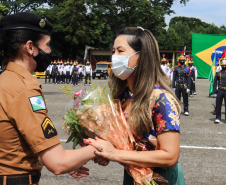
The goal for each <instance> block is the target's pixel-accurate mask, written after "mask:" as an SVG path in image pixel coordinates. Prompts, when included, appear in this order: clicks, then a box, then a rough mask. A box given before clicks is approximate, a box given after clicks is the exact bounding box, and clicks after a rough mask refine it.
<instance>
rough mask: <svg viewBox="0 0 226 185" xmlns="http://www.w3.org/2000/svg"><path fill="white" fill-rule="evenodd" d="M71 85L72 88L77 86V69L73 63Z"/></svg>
mask: <svg viewBox="0 0 226 185" xmlns="http://www.w3.org/2000/svg"><path fill="white" fill-rule="evenodd" d="M72 84H73V86H75V85H76V86H78V67H77V64H76V63H74V66H73V69H72Z"/></svg>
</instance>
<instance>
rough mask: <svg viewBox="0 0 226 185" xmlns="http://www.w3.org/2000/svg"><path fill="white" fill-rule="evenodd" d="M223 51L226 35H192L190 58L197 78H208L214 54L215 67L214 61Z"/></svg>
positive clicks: (225, 46) (225, 47)
mask: <svg viewBox="0 0 226 185" xmlns="http://www.w3.org/2000/svg"><path fill="white" fill-rule="evenodd" d="M224 49H226V35H216V34H201V33H192V56H193V59H194V65H195V66H196V68H197V70H198V77H199V78H209V75H210V71H211V67H212V66H213V61H214V57H215V53H216V58H215V66H216V61H217V59H218V58H220V57H221V55H222V51H223V50H224ZM212 72H214V71H212ZM213 75H215V72H214V73H213Z"/></svg>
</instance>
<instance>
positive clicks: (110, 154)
mask: <svg viewBox="0 0 226 185" xmlns="http://www.w3.org/2000/svg"><path fill="white" fill-rule="evenodd" d="M84 143H85V144H89V145H91V146H93V147H95V148H96V149H97V150H96V151H94V153H95V154H96V155H98V156H101V157H104V158H107V159H109V160H110V161H115V160H116V158H117V153H118V150H117V149H116V148H115V147H114V146H113V145H112V144H111V143H110V142H108V141H105V140H102V139H99V138H98V137H96V138H95V139H91V138H89V139H84Z"/></svg>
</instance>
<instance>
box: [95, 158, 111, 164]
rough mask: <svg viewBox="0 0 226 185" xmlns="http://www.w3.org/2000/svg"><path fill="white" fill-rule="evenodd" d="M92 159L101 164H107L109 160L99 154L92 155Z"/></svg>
mask: <svg viewBox="0 0 226 185" xmlns="http://www.w3.org/2000/svg"><path fill="white" fill-rule="evenodd" d="M93 161H94V163H98V164H99V165H101V166H107V165H108V164H109V162H110V161H109V160H108V159H106V158H104V157H101V156H96V157H94V159H93Z"/></svg>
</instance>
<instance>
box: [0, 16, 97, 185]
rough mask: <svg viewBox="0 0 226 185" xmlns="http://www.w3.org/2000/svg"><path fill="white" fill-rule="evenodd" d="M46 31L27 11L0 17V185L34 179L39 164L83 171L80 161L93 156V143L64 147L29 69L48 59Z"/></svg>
mask: <svg viewBox="0 0 226 185" xmlns="http://www.w3.org/2000/svg"><path fill="white" fill-rule="evenodd" d="M51 31H52V26H51V25H50V24H49V23H48V22H47V21H45V20H44V19H41V18H39V17H38V16H36V15H35V14H32V13H26V12H22V13H16V14H13V15H8V16H5V17H3V18H2V19H1V20H0V37H1V39H0V49H1V50H3V58H4V65H5V66H6V70H5V71H4V72H3V73H2V74H1V75H0V97H1V98H0V123H1V126H0V159H1V160H0V185H38V183H39V179H40V175H41V174H40V172H41V169H42V167H43V165H45V166H46V167H47V169H48V170H49V171H51V172H52V173H54V174H63V173H68V172H70V174H71V175H72V176H73V177H82V176H83V175H84V176H86V175H88V174H87V171H86V170H87V169H84V167H83V165H84V164H85V163H86V162H88V161H89V160H91V159H93V158H94V157H95V154H94V151H95V150H96V149H95V148H94V147H92V146H85V147H82V148H80V149H76V150H64V149H63V147H62V145H61V142H60V139H59V137H58V134H57V131H56V128H55V127H54V124H53V123H52V121H51V119H50V117H49V115H48V113H47V108H46V102H45V98H44V94H43V91H42V86H41V84H40V82H38V80H37V79H36V78H35V77H33V75H32V74H33V73H34V72H35V71H39V72H41V71H44V70H45V69H46V68H47V66H48V65H49V63H50V56H51V49H50V46H49V43H50V33H51ZM78 169H80V170H81V171H78ZM80 172H81V173H80ZM48 184H51V182H49V183H48Z"/></svg>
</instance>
